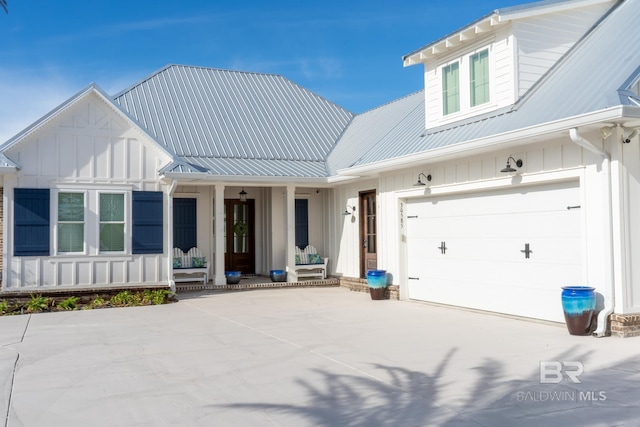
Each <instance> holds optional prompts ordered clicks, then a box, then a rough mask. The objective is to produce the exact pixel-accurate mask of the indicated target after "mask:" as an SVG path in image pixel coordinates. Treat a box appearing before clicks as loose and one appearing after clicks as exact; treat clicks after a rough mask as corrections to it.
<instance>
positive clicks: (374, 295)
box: [367, 270, 387, 300]
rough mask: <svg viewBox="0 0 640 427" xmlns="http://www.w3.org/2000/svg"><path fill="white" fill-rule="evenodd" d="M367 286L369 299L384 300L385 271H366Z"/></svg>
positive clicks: (385, 286)
mask: <svg viewBox="0 0 640 427" xmlns="http://www.w3.org/2000/svg"><path fill="white" fill-rule="evenodd" d="M367 285H369V294H370V295H371V299H373V300H381V299H384V298H385V290H386V288H387V270H369V271H367Z"/></svg>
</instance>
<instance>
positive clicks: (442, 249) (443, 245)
mask: <svg viewBox="0 0 640 427" xmlns="http://www.w3.org/2000/svg"><path fill="white" fill-rule="evenodd" d="M438 249H440V253H441V254H443V255H444V254H446V253H447V249H448V248H447V244H446V243H445V242H440V246H438Z"/></svg>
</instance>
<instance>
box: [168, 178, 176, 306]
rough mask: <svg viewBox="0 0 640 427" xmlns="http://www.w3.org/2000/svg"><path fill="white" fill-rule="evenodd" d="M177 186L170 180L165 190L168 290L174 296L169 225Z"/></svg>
mask: <svg viewBox="0 0 640 427" xmlns="http://www.w3.org/2000/svg"><path fill="white" fill-rule="evenodd" d="M177 186H178V180H177V179H175V178H174V179H172V180H171V185H169V188H168V189H167V196H168V204H169V206H167V226H166V229H167V251H168V252H169V257H168V260H167V278H168V279H169V289H170V290H171V294H172V295H175V294H176V282H174V281H173V262H171V259H172V257H171V253H172V251H173V233H172V232H171V228H170V224H173V203H172V202H173V192H174V191H176V187H177Z"/></svg>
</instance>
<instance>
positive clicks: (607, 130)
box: [600, 126, 613, 139]
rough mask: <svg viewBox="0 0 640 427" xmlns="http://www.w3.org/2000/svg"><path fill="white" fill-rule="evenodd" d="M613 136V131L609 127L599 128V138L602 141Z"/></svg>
mask: <svg viewBox="0 0 640 427" xmlns="http://www.w3.org/2000/svg"><path fill="white" fill-rule="evenodd" d="M612 134H613V129H611V126H604V127H601V128H600V136H601V137H602V139H607V138H609V137H610V136H611V135H612Z"/></svg>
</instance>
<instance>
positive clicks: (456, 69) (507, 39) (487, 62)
mask: <svg viewBox="0 0 640 427" xmlns="http://www.w3.org/2000/svg"><path fill="white" fill-rule="evenodd" d="M617 3H618V1H617V0H547V1H540V2H536V3H528V4H525V5H521V6H514V7H509V8H505V9H498V10H495V11H494V12H493V13H491V14H489V15H487V16H485V17H483V18H481V19H479V20H477V21H476V22H474V23H472V24H470V25H468V26H466V27H464V28H461V29H459V30H457V31H455V32H454V33H451V34H449V35H447V36H445V37H443V38H441V39H439V40H436V41H435V42H433V43H431V44H428V45H427V46H424V47H422V48H420V49H418V50H416V51H415V52H412V53H410V54H408V55H406V56H404V57H403V61H404V65H405V66H410V65H416V64H423V65H424V76H425V106H426V107H425V109H426V112H425V113H426V127H427V129H430V128H434V127H437V126H441V125H447V124H450V123H453V122H456V121H458V120H462V119H467V118H470V117H474V116H477V115H480V114H484V113H488V112H491V111H494V110H497V109H500V108H502V107H508V106H510V105H512V104H514V103H515V102H516V101H517V100H518V99H519V98H520V97H522V96H523V95H524V94H525V93H527V91H529V90H530V89H531V88H533V87H534V85H535V84H536V82H538V81H539V80H540V79H541V77H542V76H544V74H545V73H546V72H548V71H549V70H550V69H551V68H552V67H553V66H554V64H556V63H557V62H558V61H559V60H560V59H561V58H562V57H563V55H565V54H566V53H567V52H568V51H569V50H570V49H571V47H572V46H574V45H575V44H576V43H577V42H578V41H579V40H580V39H581V38H582V37H583V36H584V35H585V34H587V33H588V32H589V30H591V29H592V28H593V27H594V25H596V24H597V23H598V22H599V20H600V19H601V18H602V17H603V16H604V15H606V14H607V12H608V11H609V10H610V9H611V8H612V7H613V6H614V5H615V4H617Z"/></svg>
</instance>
